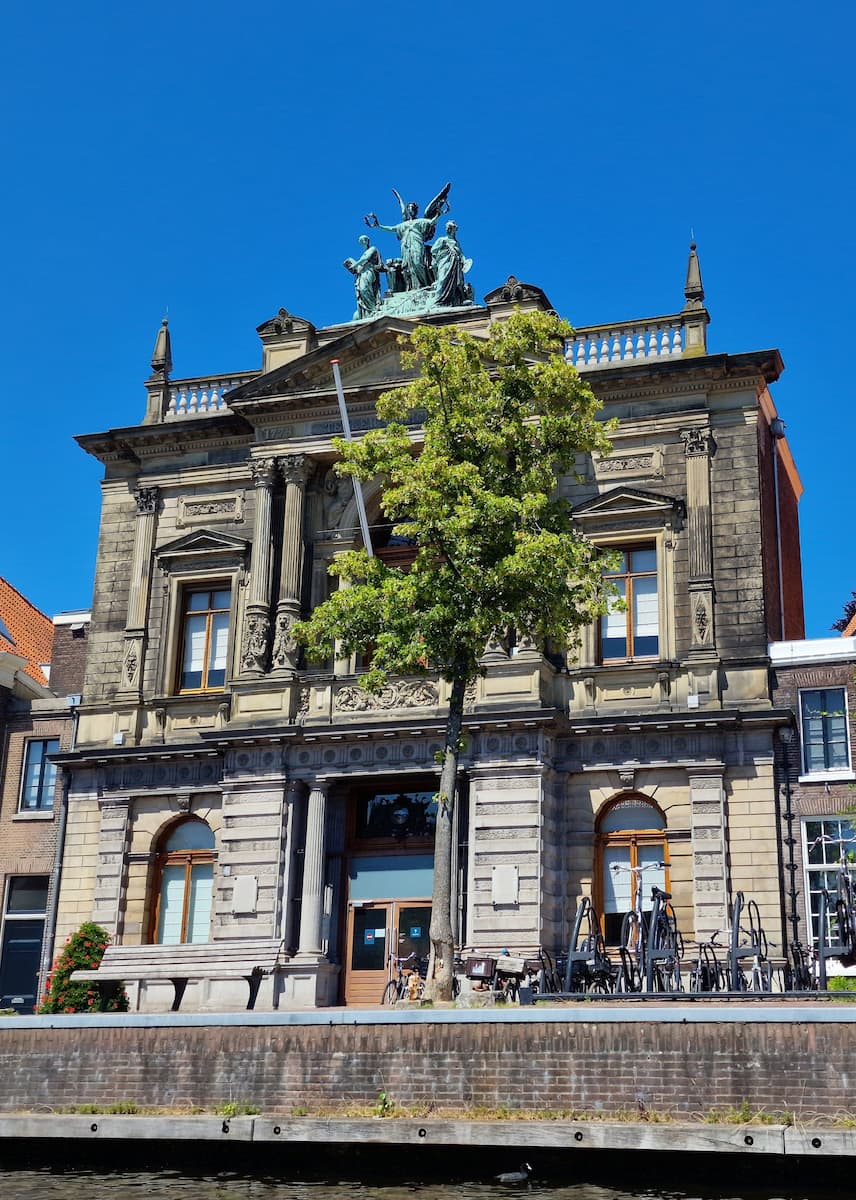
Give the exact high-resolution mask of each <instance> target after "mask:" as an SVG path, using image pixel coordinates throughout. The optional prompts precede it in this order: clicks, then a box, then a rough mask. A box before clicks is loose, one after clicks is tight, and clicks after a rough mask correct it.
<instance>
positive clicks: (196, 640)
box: [181, 617, 206, 688]
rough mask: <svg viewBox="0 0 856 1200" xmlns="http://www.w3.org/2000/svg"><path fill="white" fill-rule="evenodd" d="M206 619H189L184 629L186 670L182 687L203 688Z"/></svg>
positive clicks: (183, 672) (183, 673)
mask: <svg viewBox="0 0 856 1200" xmlns="http://www.w3.org/2000/svg"><path fill="white" fill-rule="evenodd" d="M205 623H206V618H205V617H188V618H187V622H186V624H185V627H184V669H183V671H182V676H181V686H182V687H185V688H198V687H202V671H203V668H204V665H205Z"/></svg>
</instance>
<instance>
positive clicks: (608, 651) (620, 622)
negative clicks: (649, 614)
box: [600, 579, 627, 658]
mask: <svg viewBox="0 0 856 1200" xmlns="http://www.w3.org/2000/svg"><path fill="white" fill-rule="evenodd" d="M616 586H617V587H618V597H613V598H612V599H611V600H610V608H609V611H608V612H607V613H606V614H605V615H604V616H603V617H601V625H600V630H601V649H602V652H603V657H604V658H626V657H627V613H626V611H619V610H618V609H617V608H616V607H615V604H616V600H617V599H618V598H620V599H621V600H623V599H624V598H625V596H626V595H627V585H626V583H625V582H624V580H623V579H621V580H617V581H616Z"/></svg>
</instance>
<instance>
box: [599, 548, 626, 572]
mask: <svg viewBox="0 0 856 1200" xmlns="http://www.w3.org/2000/svg"><path fill="white" fill-rule="evenodd" d="M626 571H627V555H626V554H623V553H622V554H619V556H618V566H617V567H616V568H615V570H614V571H604V574H605V575H624V574H625V573H626Z"/></svg>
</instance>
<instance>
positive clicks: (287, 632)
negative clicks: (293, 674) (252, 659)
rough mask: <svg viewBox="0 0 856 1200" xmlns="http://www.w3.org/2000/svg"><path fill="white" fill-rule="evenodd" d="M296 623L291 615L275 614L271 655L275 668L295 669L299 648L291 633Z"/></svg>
mask: <svg viewBox="0 0 856 1200" xmlns="http://www.w3.org/2000/svg"><path fill="white" fill-rule="evenodd" d="M296 623H297V620H296V618H295V617H294V616H292V614H291V613H289V612H280V613H277V616H276V631H275V633H274V639H273V653H272V655H271V658H272V661H273V665H274V666H275V667H285V668H288V669H289V670H292V671H294V670H296V669H297V657H298V654H299V653H300V646H299V644H298V641H297V639H296V638H295V636H294V633H293V632H292V631H293V629H294V626H295V625H296Z"/></svg>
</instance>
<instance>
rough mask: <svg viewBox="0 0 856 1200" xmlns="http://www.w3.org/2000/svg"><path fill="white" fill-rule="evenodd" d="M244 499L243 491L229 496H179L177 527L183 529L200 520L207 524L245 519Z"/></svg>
mask: <svg viewBox="0 0 856 1200" xmlns="http://www.w3.org/2000/svg"><path fill="white" fill-rule="evenodd" d="M243 500H244V497H243V494H242V493H233V494H232V495H229V496H179V499H178V515H177V516H176V519H175V524H176V527H177V528H179V529H181V528H183V527H184V526H185V525H193V524H195V523H196V522H199V521H202V522H205V523H206V524H210V523H212V522H216V521H226V522H232V521H235V522H238V521H243V519H244V503H243Z"/></svg>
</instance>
